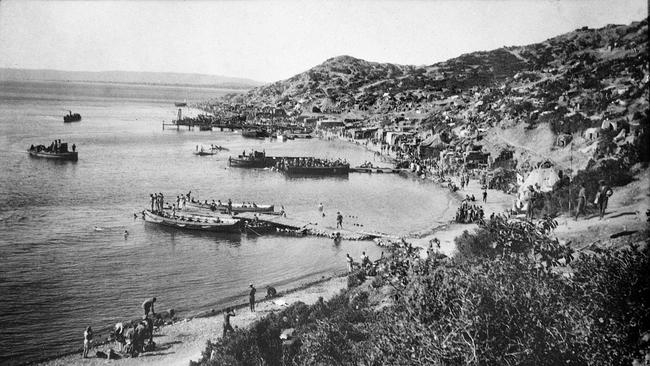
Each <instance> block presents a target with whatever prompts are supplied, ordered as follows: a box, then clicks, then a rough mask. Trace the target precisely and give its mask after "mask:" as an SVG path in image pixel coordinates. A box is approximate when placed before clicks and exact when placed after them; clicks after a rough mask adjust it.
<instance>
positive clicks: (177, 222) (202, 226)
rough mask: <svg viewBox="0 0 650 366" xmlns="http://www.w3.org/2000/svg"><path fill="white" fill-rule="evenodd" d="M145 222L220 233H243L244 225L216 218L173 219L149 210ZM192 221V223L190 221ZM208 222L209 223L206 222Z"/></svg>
mask: <svg viewBox="0 0 650 366" xmlns="http://www.w3.org/2000/svg"><path fill="white" fill-rule="evenodd" d="M144 220H145V221H146V222H150V223H152V224H158V225H161V226H166V227H171V228H175V229H183V230H195V231H209V232H219V233H235V232H241V228H242V223H241V220H238V219H227V220H222V219H218V218H215V217H208V216H195V215H188V217H187V218H185V216H179V217H177V218H171V217H168V216H167V217H166V216H161V215H159V214H156V213H153V212H151V211H149V210H145V211H144ZM190 220H191V221H190ZM206 221H207V222H206Z"/></svg>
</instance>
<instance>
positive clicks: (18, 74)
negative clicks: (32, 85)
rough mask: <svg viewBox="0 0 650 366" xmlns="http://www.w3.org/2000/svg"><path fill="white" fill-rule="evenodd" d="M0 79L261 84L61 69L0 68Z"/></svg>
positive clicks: (194, 76)
mask: <svg viewBox="0 0 650 366" xmlns="http://www.w3.org/2000/svg"><path fill="white" fill-rule="evenodd" d="M0 80H6V81H83V82H101V83H129V84H155V85H185V86H190V85H191V86H210V87H217V88H229V89H250V88H252V87H256V86H259V85H260V84H261V83H259V82H256V81H253V80H249V79H242V78H232V77H226V76H218V75H205V74H184V73H167V72H134V71H100V72H91V71H60V70H28V69H4V68H0Z"/></svg>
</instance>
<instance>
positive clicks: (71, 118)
mask: <svg viewBox="0 0 650 366" xmlns="http://www.w3.org/2000/svg"><path fill="white" fill-rule="evenodd" d="M79 121H81V115H80V114H79V113H72V111H68V114H66V115H65V116H63V122H79Z"/></svg>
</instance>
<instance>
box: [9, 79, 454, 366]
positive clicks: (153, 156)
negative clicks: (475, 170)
mask: <svg viewBox="0 0 650 366" xmlns="http://www.w3.org/2000/svg"><path fill="white" fill-rule="evenodd" d="M224 92H225V91H223V90H216V89H205V88H196V89H192V88H172V87H153V86H134V85H112V84H89V83H86V84H84V83H55V82H30V83H16V82H0V233H1V234H0V294H1V295H0V324H1V326H0V328H1V330H0V363H2V364H18V363H24V362H28V361H32V360H36V359H40V358H43V357H47V356H51V355H55V354H59V353H63V352H69V351H71V350H75V349H78V348H79V347H80V346H81V344H82V340H83V330H84V328H85V327H86V326H88V325H91V326H92V327H93V329H96V330H97V329H106V328H108V327H110V326H112V325H113V324H115V323H116V322H118V321H121V320H124V319H132V318H135V317H137V316H139V315H140V312H141V309H140V304H141V303H142V301H143V300H144V299H146V298H148V297H151V296H156V297H157V299H158V301H157V303H156V308H157V309H161V310H163V309H168V308H174V309H175V310H176V311H177V312H179V313H180V316H188V315H191V314H192V313H196V312H198V311H201V310H206V309H211V308H215V309H220V308H222V307H224V306H226V305H228V304H233V303H239V302H243V301H245V300H246V294H247V286H248V283H250V282H253V283H255V284H257V287H258V288H259V289H260V291H263V287H264V286H265V285H268V284H270V285H274V286H276V287H277V288H278V289H280V290H281V289H284V288H290V287H292V286H296V285H297V284H299V283H302V282H305V281H308V280H313V279H317V278H320V277H321V276H328V275H331V274H334V273H340V272H342V271H344V270H345V268H346V264H345V254H346V253H350V255H352V256H353V257H356V258H358V257H359V255H360V254H361V252H362V251H366V252H367V253H368V254H369V255H370V256H371V258H376V257H378V256H379V255H380V252H381V249H380V248H378V247H376V246H375V245H374V243H372V242H351V241H343V242H342V243H341V244H339V245H334V243H333V242H332V241H331V240H329V239H326V238H313V237H309V238H292V237H285V236H263V237H257V236H252V235H248V236H247V235H218V234H207V233H194V232H183V231H175V230H169V229H163V228H160V227H157V226H154V225H152V224H149V223H144V222H143V221H142V220H141V219H139V218H134V216H133V214H134V213H135V212H139V211H141V210H142V209H144V208H146V207H147V206H148V204H149V200H148V197H149V193H151V192H163V193H164V194H165V195H166V197H175V196H176V195H177V194H180V193H186V192H187V191H189V190H191V191H192V192H193V194H194V195H196V196H198V197H199V198H200V199H221V200H227V199H228V198H232V199H233V201H235V202H237V201H255V202H258V203H273V204H276V205H277V206H278V207H279V205H284V207H285V209H286V210H287V212H288V215H289V216H292V215H295V216H296V217H308V218H316V217H317V215H318V213H317V205H318V203H319V202H323V204H324V206H325V211H326V213H327V214H328V217H331V220H332V224H333V221H334V216H335V212H336V211H338V210H340V211H341V212H342V213H343V214H344V215H345V217H346V218H345V221H344V223H345V224H348V225H353V224H358V225H364V228H365V229H369V230H378V231H382V232H389V233H395V234H407V233H409V232H414V231H421V230H425V229H427V228H430V227H433V226H436V225H437V224H439V223H440V222H441V221H444V220H446V219H448V217H449V216H450V215H451V214H452V213H451V212H450V210H449V199H448V197H447V196H446V194H445V192H443V191H441V190H439V189H437V188H436V187H434V186H433V185H431V184H425V183H421V182H419V181H415V180H409V179H405V178H402V177H399V176H397V175H391V174H385V175H367V174H350V176H349V177H348V178H320V179H310V178H298V179H295V178H287V177H285V176H283V175H282V174H280V173H277V172H273V171H270V170H247V169H236V168H232V169H231V168H228V166H227V159H228V155H229V154H233V155H234V154H239V153H241V151H242V150H244V149H247V150H250V149H256V150H262V149H264V150H266V152H267V154H269V155H292V156H297V155H310V156H318V157H330V158H334V157H341V158H346V159H348V160H349V161H351V162H352V163H353V164H354V163H360V162H363V161H365V160H373V156H372V154H370V153H369V152H367V151H365V150H364V149H362V148H361V147H358V146H355V145H351V144H347V143H343V142H327V141H320V140H316V139H312V140H295V141H288V142H284V143H282V142H278V141H270V140H266V141H264V140H249V139H244V138H242V137H241V136H240V134H239V133H237V132H199V131H186V130H182V131H176V130H165V131H163V130H162V128H161V122H162V120H167V121H169V120H171V119H172V118H174V117H175V113H176V108H175V107H174V105H173V102H174V101H179V100H183V99H186V98H187V99H188V102H192V101H198V100H205V99H208V98H213V97H216V96H219V95H221V94H223V93H224ZM68 109H70V110H72V111H73V112H78V113H80V114H81V115H82V116H83V120H82V121H81V122H80V123H68V124H64V123H63V122H62V116H63V114H64V113H66V111H67V110H68ZM54 139H61V140H62V141H67V142H70V143H75V144H76V145H77V151H79V161H78V162H55V161H49V160H44V159H34V158H31V157H30V156H29V155H28V154H27V153H26V149H27V148H28V147H29V145H31V144H45V145H48V144H49V143H50V142H51V141H52V140H54ZM200 144H203V145H209V144H218V145H223V146H226V147H229V148H230V149H231V151H230V152H221V153H220V154H218V155H216V156H209V157H197V156H194V155H193V154H192V151H193V150H194V149H195V146H196V145H200ZM96 227H97V228H96ZM125 230H128V232H129V233H130V235H129V236H128V238H127V239H125V238H124V236H123V232H124V231H125Z"/></svg>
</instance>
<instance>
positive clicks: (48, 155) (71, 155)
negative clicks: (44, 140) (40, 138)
mask: <svg viewBox="0 0 650 366" xmlns="http://www.w3.org/2000/svg"><path fill="white" fill-rule="evenodd" d="M27 152H28V153H29V155H30V156H33V157H35V158H44V159H54V160H69V161H77V160H78V159H79V155H78V153H77V152H76V151H69V152H64V153H53V152H47V151H34V150H27Z"/></svg>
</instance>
